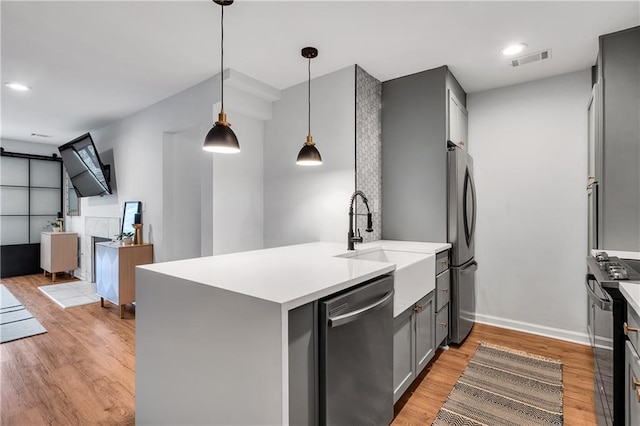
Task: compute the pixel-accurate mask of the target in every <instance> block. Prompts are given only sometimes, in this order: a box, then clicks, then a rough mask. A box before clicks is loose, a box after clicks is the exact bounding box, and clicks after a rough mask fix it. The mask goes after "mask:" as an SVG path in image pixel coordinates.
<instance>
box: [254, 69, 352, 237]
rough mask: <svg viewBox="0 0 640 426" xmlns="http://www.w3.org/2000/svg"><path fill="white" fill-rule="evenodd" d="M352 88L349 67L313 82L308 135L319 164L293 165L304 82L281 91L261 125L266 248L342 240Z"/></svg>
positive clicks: (301, 135) (303, 129)
mask: <svg viewBox="0 0 640 426" xmlns="http://www.w3.org/2000/svg"><path fill="white" fill-rule="evenodd" d="M312 65H313V64H312ZM301 68H302V70H301V74H304V64H301ZM312 71H313V67H312ZM354 87H355V71H354V67H353V66H350V67H348V68H344V69H342V70H339V71H335V72H333V73H331V74H327V75H324V76H322V77H318V78H315V79H313V80H312V81H311V134H312V135H313V140H314V141H315V142H316V147H317V148H318V150H319V151H320V154H321V155H322V160H323V164H322V165H321V166H317V167H305V166H298V165H297V164H296V158H297V155H298V152H299V151H300V148H302V144H303V143H304V142H305V140H306V136H307V82H304V83H301V84H298V85H296V86H293V87H290V88H288V89H285V90H283V91H282V98H281V99H280V100H279V101H277V102H275V103H274V104H273V118H272V119H271V120H270V121H267V122H266V123H265V148H264V245H265V247H276V246H283V245H290V244H298V243H306V242H311V241H337V242H341V241H344V242H345V244H346V236H347V226H348V216H347V213H348V207H347V205H348V202H349V197H350V196H351V194H352V192H353V190H354V187H355V176H354V170H355V125H354V116H355V89H354Z"/></svg>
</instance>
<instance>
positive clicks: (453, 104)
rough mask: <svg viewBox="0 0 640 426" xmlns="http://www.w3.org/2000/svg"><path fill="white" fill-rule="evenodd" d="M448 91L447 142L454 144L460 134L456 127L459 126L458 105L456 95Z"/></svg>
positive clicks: (456, 142)
mask: <svg viewBox="0 0 640 426" xmlns="http://www.w3.org/2000/svg"><path fill="white" fill-rule="evenodd" d="M448 92H449V99H448V102H447V108H448V109H449V123H447V124H448V126H447V127H448V134H449V142H453V143H455V144H456V145H457V144H458V140H460V134H459V132H458V129H459V128H460V126H459V124H458V110H459V109H460V108H459V106H458V100H457V99H456V96H455V95H454V94H453V92H452V91H451V90H448Z"/></svg>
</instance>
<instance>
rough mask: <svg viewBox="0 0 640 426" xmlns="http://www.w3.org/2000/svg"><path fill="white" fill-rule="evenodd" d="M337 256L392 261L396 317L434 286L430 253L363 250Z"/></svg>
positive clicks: (432, 258)
mask: <svg viewBox="0 0 640 426" xmlns="http://www.w3.org/2000/svg"><path fill="white" fill-rule="evenodd" d="M338 257H346V258H350V259H356V260H369V261H374V262H385V263H395V265H396V272H395V278H394V289H395V294H394V299H393V316H394V317H396V316H398V315H400V314H401V313H402V312H404V311H405V310H406V309H407V308H409V307H410V306H412V305H413V304H414V303H416V302H417V301H418V300H419V299H421V298H422V297H424V296H425V295H427V294H428V293H429V292H430V291H431V290H433V289H435V278H434V277H435V260H434V255H433V254H426V253H413V252H407V251H397V250H385V249H378V250H375V251H370V252H366V253H358V252H357V251H356V252H355V253H352V252H349V253H345V254H343V255H340V256H338Z"/></svg>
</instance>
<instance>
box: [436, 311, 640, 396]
mask: <svg viewBox="0 0 640 426" xmlns="http://www.w3.org/2000/svg"><path fill="white" fill-rule="evenodd" d="M440 325H441V326H442V327H443V328H447V325H448V324H447V323H446V322H441V323H440ZM639 392H640V390H639Z"/></svg>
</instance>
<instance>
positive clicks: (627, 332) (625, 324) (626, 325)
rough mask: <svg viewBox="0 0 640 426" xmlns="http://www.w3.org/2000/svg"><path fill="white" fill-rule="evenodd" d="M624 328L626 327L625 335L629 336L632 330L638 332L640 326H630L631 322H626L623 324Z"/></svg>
mask: <svg viewBox="0 0 640 426" xmlns="http://www.w3.org/2000/svg"><path fill="white" fill-rule="evenodd" d="M622 328H623V329H624V335H625V336H628V335H629V332H630V331H632V332H634V333H637V332H638V331H640V328H636V327H629V324H627V323H626V322H625V323H624V324H622Z"/></svg>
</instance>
